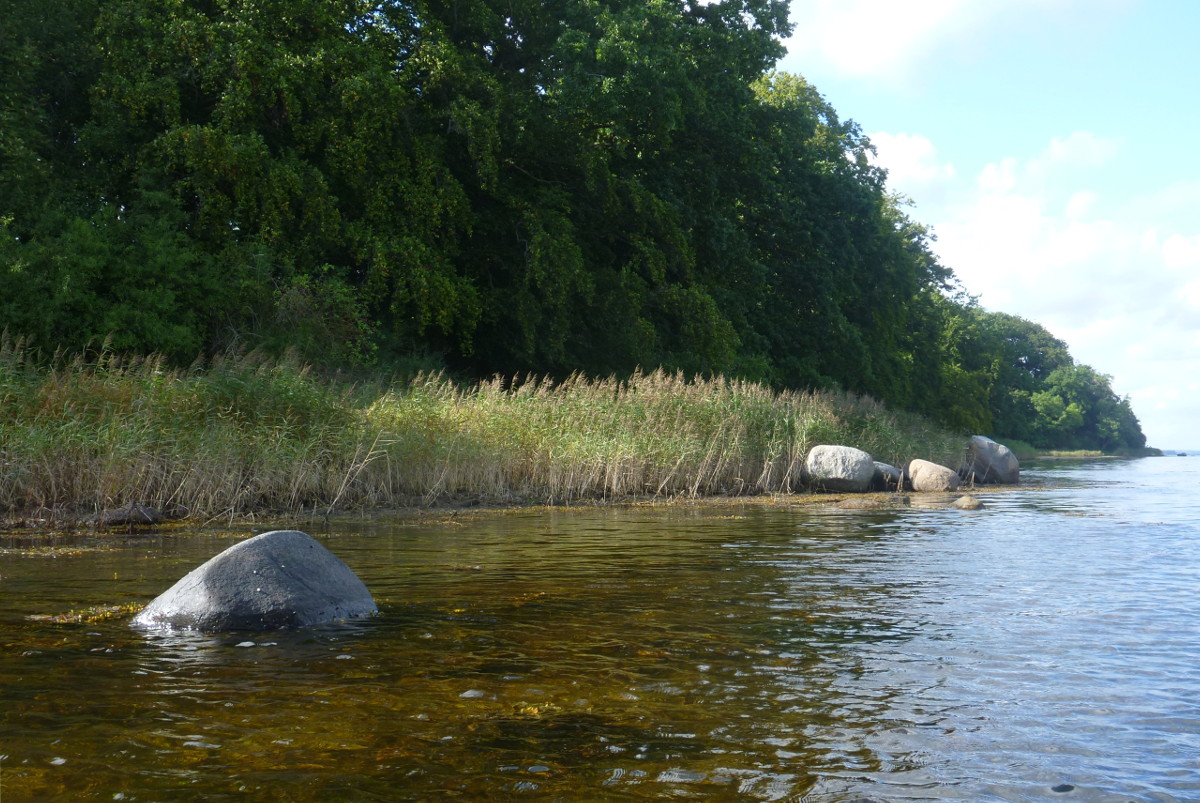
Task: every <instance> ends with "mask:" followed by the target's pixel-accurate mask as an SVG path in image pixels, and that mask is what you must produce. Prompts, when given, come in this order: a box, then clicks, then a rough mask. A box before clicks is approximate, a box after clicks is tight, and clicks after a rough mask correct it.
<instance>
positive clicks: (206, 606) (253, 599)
mask: <svg viewBox="0 0 1200 803" xmlns="http://www.w3.org/2000/svg"><path fill="white" fill-rule="evenodd" d="M377 612H378V608H376V607H375V600H374V599H373V598H372V597H371V593H370V592H369V591H367V587H366V586H365V585H363V582H362V580H359V579H358V577H357V575H355V574H354V572H353V571H351V570H350V567H349V566H347V565H346V564H345V563H343V562H342V560H341V558H339V557H337V556H336V555H334V554H333V553H332V552H330V551H329V550H328V549H326V548H325V547H323V546H322V545H321V544H319V543H317V541H316V540H314V539H313V538H312V536H310V535H308V534H306V533H302V532H299V531H298V530H275V531H273V532H269V533H263V534H262V535H256V536H255V537H253V538H249V539H247V540H245V541H242V542H240V543H237V544H234V545H233V546H231V547H229V549H226V550H225V551H224V552H222V553H221V554H219V555H217V556H216V557H214V558H211V559H210V560H208V561H207V562H206V563H203V564H201V565H200V566H198V567H196V568H195V569H193V570H192V571H191V572H189V573H188V574H186V575H185V576H184V577H183V578H181V579H180V580H179V582H177V583H175V585H173V586H171V587H170V588H169V589H167V590H166V591H164V592H163V593H162V594H160V595H159V596H158V597H156V598H155V599H154V601H153V602H151V603H150V604H149V605H147V606H146V608H145V610H143V611H142V612H141V613H139V614H138V615H137V616H136V617H134V619H133V624H134V625H136V626H138V627H147V628H179V629H188V630H203V631H207V632H213V631H221V630H272V629H275V628H281V627H306V626H309V625H316V624H322V623H325V622H332V621H337V620H341V619H348V618H350V617H355V616H368V615H370V614H374V613H377Z"/></svg>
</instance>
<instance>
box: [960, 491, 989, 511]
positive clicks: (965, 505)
mask: <svg viewBox="0 0 1200 803" xmlns="http://www.w3.org/2000/svg"><path fill="white" fill-rule="evenodd" d="M953 507H956V508H958V509H959V510H980V509H982V508H983V502H980V501H979V500H978V499H976V498H975V497H973V496H971V495H970V494H968V495H967V496H960V497H958V498H957V499H955V500H954V505H953Z"/></svg>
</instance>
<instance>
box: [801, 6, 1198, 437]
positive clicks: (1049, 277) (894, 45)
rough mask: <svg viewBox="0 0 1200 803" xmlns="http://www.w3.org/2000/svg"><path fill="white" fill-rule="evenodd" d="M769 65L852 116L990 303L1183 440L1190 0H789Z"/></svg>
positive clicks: (1189, 325)
mask: <svg viewBox="0 0 1200 803" xmlns="http://www.w3.org/2000/svg"><path fill="white" fill-rule="evenodd" d="M791 18H792V22H793V23H794V24H795V31H794V33H793V35H792V37H791V38H790V39H789V40H787V42H785V44H786V45H787V47H788V55H787V56H786V57H785V58H784V59H783V60H782V61H781V62H780V63H779V64H778V65H777V67H778V69H780V70H786V71H788V72H793V73H798V74H800V75H803V76H804V77H805V78H806V79H808V81H809V82H810V83H811V84H813V85H814V86H815V87H816V88H817V90H818V91H819V92H820V93H821V94H822V95H824V97H825V99H826V100H827V101H829V103H830V104H831V105H832V106H833V107H834V109H836V110H837V113H838V115H839V117H841V118H842V119H843V120H844V119H847V118H848V119H852V120H854V121H855V122H856V123H858V124H859V126H861V128H862V130H863V131H864V132H865V133H866V134H867V135H868V137H869V138H870V140H871V142H872V143H873V144H874V146H875V148H876V150H877V155H876V159H877V163H878V164H879V165H880V166H882V167H884V168H886V169H887V170H888V186H889V188H890V189H891V190H893V191H896V192H899V193H901V194H903V195H904V196H906V197H907V198H909V199H910V200H911V206H910V207H909V208H908V209H907V212H908V214H909V216H910V217H912V218H913V219H914V220H917V221H919V222H921V223H924V224H926V225H927V226H929V227H930V228H931V229H932V231H933V233H934V235H935V236H936V238H937V240H936V242H934V243H933V249H934V251H935V252H936V253H937V254H938V255H939V257H940V259H941V261H942V263H943V264H944V265H946V266H947V267H949V268H951V269H952V270H953V271H954V273H955V274H956V275H957V277H958V279H959V281H960V282H961V284H962V285H963V286H964V288H965V289H966V290H967V292H969V293H970V294H971V295H974V296H976V297H977V298H978V299H979V303H980V304H981V305H982V306H983V307H984V308H985V309H988V310H993V311H997V312H1006V313H1010V314H1012V315H1018V316H1020V317H1022V318H1027V319H1028V320H1031V321H1035V322H1037V323H1039V324H1041V325H1042V326H1044V327H1045V328H1046V329H1048V330H1049V331H1050V332H1051V333H1053V334H1054V335H1055V336H1056V337H1058V338H1059V339H1061V340H1064V341H1065V342H1066V343H1067V345H1068V346H1069V348H1070V351H1071V354H1072V356H1073V357H1074V358H1075V360H1076V362H1078V363H1082V364H1085V365H1090V366H1092V367H1093V368H1094V369H1096V370H1097V371H1098V372H1100V373H1102V374H1107V375H1109V376H1110V377H1111V378H1112V387H1113V390H1114V391H1116V393H1117V394H1118V395H1119V396H1128V397H1129V399H1130V402H1131V404H1132V405H1133V410H1134V412H1135V413H1136V414H1137V416H1138V419H1139V420H1140V421H1141V424H1142V430H1143V431H1144V432H1145V433H1146V437H1147V441H1148V443H1149V445H1151V446H1157V447H1159V448H1162V449H1187V450H1189V451H1191V450H1197V451H1200V159H1198V158H1197V156H1196V151H1197V148H1198V146H1200V87H1197V82H1198V81H1200V47H1198V46H1197V45H1196V44H1195V36H1196V32H1197V31H1200V2H1197V1H1196V0H920V1H919V2H918V1H917V0H908V2H905V1H904V0H792V2H791Z"/></svg>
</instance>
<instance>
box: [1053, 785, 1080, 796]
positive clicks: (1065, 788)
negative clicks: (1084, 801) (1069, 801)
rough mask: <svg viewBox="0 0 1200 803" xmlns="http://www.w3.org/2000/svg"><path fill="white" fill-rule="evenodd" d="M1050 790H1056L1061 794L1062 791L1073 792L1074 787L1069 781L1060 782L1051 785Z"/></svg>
mask: <svg viewBox="0 0 1200 803" xmlns="http://www.w3.org/2000/svg"><path fill="white" fill-rule="evenodd" d="M1050 791H1051V792H1058V793H1060V794H1062V793H1066V792H1074V791H1075V787H1074V786H1073V785H1072V784H1069V783H1060V784H1059V785H1058V786H1053V787H1051V788H1050Z"/></svg>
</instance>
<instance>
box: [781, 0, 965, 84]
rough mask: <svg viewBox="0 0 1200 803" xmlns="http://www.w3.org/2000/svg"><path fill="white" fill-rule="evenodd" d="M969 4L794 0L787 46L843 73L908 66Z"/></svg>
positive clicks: (881, 72) (957, 0)
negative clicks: (794, 26)
mask: <svg viewBox="0 0 1200 803" xmlns="http://www.w3.org/2000/svg"><path fill="white" fill-rule="evenodd" d="M965 6H967V3H966V2H965V0H925V2H923V3H922V4H921V7H920V9H919V10H917V9H914V8H913V7H912V6H911V5H909V4H906V3H897V2H895V0H803V1H801V0H794V1H793V3H792V5H791V10H792V21H793V22H794V23H795V25H796V30H795V33H794V34H793V36H792V38H791V39H789V40H788V42H787V46H788V51H789V54H790V55H791V56H792V57H794V58H796V59H819V60H821V61H822V62H824V63H826V64H828V65H830V66H832V67H833V68H834V69H836V70H837V71H838V72H839V73H842V74H845V75H851V76H860V77H864V76H886V75H889V74H893V73H894V72H896V71H903V70H904V69H906V67H907V66H908V65H909V64H910V63H911V62H912V60H913V58H914V55H915V54H917V53H920V52H923V51H925V50H926V49H927V48H928V46H929V45H930V44H931V43H932V42H934V41H936V40H937V39H938V38H940V36H941V35H942V32H943V31H944V30H946V29H947V28H949V27H951V26H952V23H953V21H954V19H955V17H956V16H957V15H958V13H960V10H961V9H962V8H963V7H965ZM801 72H803V70H801Z"/></svg>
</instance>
